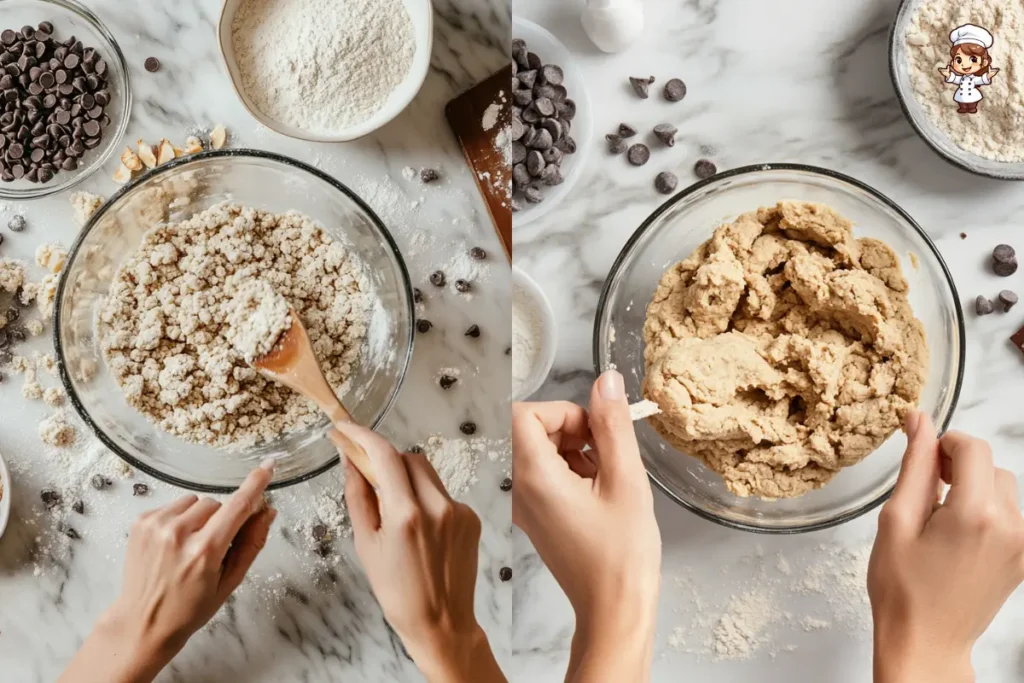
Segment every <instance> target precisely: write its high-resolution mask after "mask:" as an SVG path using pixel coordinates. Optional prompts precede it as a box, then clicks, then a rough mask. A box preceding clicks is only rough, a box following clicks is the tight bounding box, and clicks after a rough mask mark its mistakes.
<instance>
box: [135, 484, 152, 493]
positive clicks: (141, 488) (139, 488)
mask: <svg viewBox="0 0 1024 683" xmlns="http://www.w3.org/2000/svg"><path fill="white" fill-rule="evenodd" d="M147 493H149V487H148V486H146V485H145V484H133V485H132V495H133V496H144V495H146V494H147Z"/></svg>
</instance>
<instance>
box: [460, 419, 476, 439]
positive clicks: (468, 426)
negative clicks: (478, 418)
mask: <svg viewBox="0 0 1024 683" xmlns="http://www.w3.org/2000/svg"><path fill="white" fill-rule="evenodd" d="M459 431H460V432H462V433H463V434H465V435H466V436H473V435H474V434H476V423H475V422H469V421H466V422H463V423H462V424H460V425H459Z"/></svg>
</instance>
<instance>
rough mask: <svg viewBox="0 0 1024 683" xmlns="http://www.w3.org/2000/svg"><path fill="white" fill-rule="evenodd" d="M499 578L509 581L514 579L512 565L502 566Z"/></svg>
mask: <svg viewBox="0 0 1024 683" xmlns="http://www.w3.org/2000/svg"><path fill="white" fill-rule="evenodd" d="M498 578H499V579H501V580H502V581H505V582H508V581H511V580H512V569H511V568H510V567H502V568H501V569H500V570H499V571H498Z"/></svg>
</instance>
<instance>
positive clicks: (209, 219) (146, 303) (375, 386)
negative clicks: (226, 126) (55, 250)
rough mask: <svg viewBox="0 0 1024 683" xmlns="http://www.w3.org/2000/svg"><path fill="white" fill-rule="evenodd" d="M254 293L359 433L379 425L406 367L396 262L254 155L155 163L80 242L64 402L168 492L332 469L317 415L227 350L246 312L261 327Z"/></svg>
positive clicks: (407, 329) (298, 169) (314, 181)
mask: <svg viewBox="0 0 1024 683" xmlns="http://www.w3.org/2000/svg"><path fill="white" fill-rule="evenodd" d="M255 283H259V284H260V287H253V285H254V284H255ZM260 292H270V295H271V296H280V297H283V298H284V299H285V301H286V302H287V305H288V306H290V307H291V309H292V310H294V311H295V313H296V315H298V316H299V319H300V320H301V321H302V323H303V325H304V326H305V328H306V331H307V333H308V335H309V338H310V341H311V343H312V346H313V350H314V352H315V354H316V356H317V360H318V361H319V363H320V366H321V369H322V370H323V372H324V376H325V378H326V379H327V381H328V383H329V384H330V385H331V386H332V388H333V389H334V391H335V393H336V394H337V395H338V397H339V398H340V399H341V400H342V402H343V403H344V404H345V406H346V407H347V408H348V410H349V411H350V412H351V413H352V415H353V418H354V419H355V420H356V421H357V422H359V423H360V424H363V425H366V426H368V427H370V428H373V427H376V426H377V425H379V424H380V422H381V421H382V420H383V419H384V417H385V415H387V413H388V411H389V409H390V408H391V406H392V404H393V403H394V401H395V399H396V397H397V394H398V391H399V389H400V387H401V385H402V381H403V379H404V377H405V372H406V368H407V367H408V363H409V359H410V357H411V354H412V339H413V325H412V322H413V320H414V317H413V308H412V306H413V304H412V287H411V284H410V280H409V276H408V272H407V271H406V267H405V264H404V262H403V260H402V257H401V255H400V253H399V251H398V248H397V246H396V245H395V243H394V241H393V240H392V238H391V236H390V234H389V233H388V232H387V229H386V228H385V227H384V225H383V224H382V223H381V221H380V219H378V218H377V216H376V215H374V213H373V212H372V210H371V209H370V208H369V207H367V206H366V204H364V203H363V202H362V200H360V199H359V197H357V196H356V195H355V194H354V193H353V192H352V191H350V190H349V189H348V188H347V187H345V186H344V185H342V184H341V183H339V182H338V181H336V180H335V179H333V178H331V177H330V176H327V175H325V174H323V173H321V172H320V171H318V170H316V169H314V168H312V167H309V166H306V165H305V164H302V163H300V162H297V161H294V160H292V159H288V158H286V157H282V156H279V155H276V154H271V153H268V152H262V151H257V150H227V151H219V152H206V153H202V154H198V155H195V156H192V157H185V158H181V159H177V160H175V161H172V162H170V163H168V164H166V165H163V166H160V167H158V168H157V169H155V170H154V171H152V172H151V173H149V174H147V175H145V176H144V177H142V178H140V179H139V180H137V181H136V182H134V183H132V184H131V185H129V186H127V187H125V188H123V189H122V190H120V191H119V192H118V193H117V194H115V195H114V196H113V197H112V198H111V199H110V200H109V201H108V202H107V203H106V204H105V205H104V206H103V207H102V208H100V209H99V211H97V213H96V214H95V215H94V216H93V217H92V219H91V220H90V221H89V223H88V224H87V225H86V226H85V228H84V229H83V230H82V232H81V233H80V235H79V237H78V239H77V240H76V242H75V244H74V246H73V247H72V249H71V251H70V253H69V255H68V259H67V265H66V266H65V268H64V272H63V276H62V278H61V281H60V285H59V287H58V289H57V292H56V294H55V297H56V300H55V313H54V315H55V321H56V323H55V334H54V337H55V339H54V343H55V346H56V350H57V355H58V361H59V367H60V372H61V378H62V380H63V382H64V386H65V388H66V390H67V394H68V398H69V400H70V402H71V403H72V405H74V407H75V409H76V410H77V411H78V413H79V415H80V416H81V417H82V419H83V420H84V421H85V422H86V423H87V424H88V425H89V426H90V427H91V428H92V429H93V430H94V431H95V433H96V435H97V436H98V437H99V439H100V440H101V441H102V442H103V443H104V444H105V445H106V446H107V447H108V448H110V449H111V450H112V451H113V452H114V453H116V454H117V455H119V456H120V457H121V458H123V459H124V460H126V461H127V462H128V463H130V464H131V465H133V466H134V467H137V468H139V469H141V470H143V471H145V472H147V473H149V474H151V475H153V476H155V477H158V478H160V479H163V480H164V481H168V482H170V483H173V484H175V485H178V486H183V487H187V488H192V489H196V490H202V491H229V490H232V489H233V488H235V487H237V486H238V485H239V484H240V483H241V482H242V481H243V480H244V479H245V477H246V475H247V474H248V473H249V472H250V471H251V470H252V468H253V467H255V466H256V465H257V464H258V463H259V462H261V461H262V460H263V459H265V458H268V457H273V458H275V459H276V460H277V461H278V465H277V468H276V471H275V474H274V482H273V486H286V485H288V484H293V483H296V482H299V481H303V480H305V479H307V478H309V477H312V476H315V475H317V474H319V473H321V472H324V471H326V470H327V469H328V468H330V467H332V466H333V465H335V464H337V462H338V453H337V451H336V449H335V448H334V447H333V446H332V445H331V443H330V442H329V441H328V440H327V439H326V438H325V434H326V431H327V428H328V426H329V425H328V422H327V419H326V417H324V416H323V415H322V414H321V412H320V411H319V410H318V409H317V408H316V406H315V405H314V404H312V403H311V402H309V401H308V400H306V399H304V398H302V397H301V396H299V395H298V394H295V393H294V392H292V391H290V390H288V389H286V388H285V387H283V386H281V385H279V384H277V383H276V382H273V381H271V380H268V379H265V378H264V377H262V376H261V375H259V374H258V373H256V372H255V371H254V370H253V369H252V367H251V366H250V365H249V363H248V362H247V360H246V359H245V357H244V351H243V350H240V349H239V348H238V344H236V342H237V335H238V333H239V332H240V331H239V330H237V329H236V327H237V325H238V321H239V319H240V318H239V305H240V304H239V302H240V301H242V302H245V305H246V306H247V307H248V308H251V309H252V310H253V312H252V313H251V314H250V315H256V314H257V312H258V310H259V309H260V301H258V299H260V297H261V296H264V295H262V294H260ZM254 299H255V300H254Z"/></svg>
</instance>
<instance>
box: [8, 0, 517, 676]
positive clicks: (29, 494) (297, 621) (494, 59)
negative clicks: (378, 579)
mask: <svg viewBox="0 0 1024 683" xmlns="http://www.w3.org/2000/svg"><path fill="white" fill-rule="evenodd" d="M87 4H88V5H89V6H90V8H92V9H93V10H94V11H95V12H96V13H97V14H98V15H99V16H100V17H101V18H102V19H103V20H104V21H105V22H106V23H107V25H108V26H109V28H110V29H111V31H112V32H113V34H114V36H115V37H116V38H117V40H118V41H119V43H120V45H121V47H122V49H123V51H124V52H125V55H126V57H127V59H128V61H129V62H130V64H131V70H132V76H133V78H134V79H135V80H134V84H135V88H134V90H135V97H136V100H135V107H134V111H133V115H132V122H131V126H130V128H129V132H128V136H127V139H128V140H132V141H134V140H135V139H136V138H139V137H144V138H146V139H149V140H152V141H156V140H158V139H159V138H161V137H168V138H171V139H173V140H176V141H179V143H180V141H183V140H184V138H185V136H186V135H187V134H188V133H189V132H190V131H191V130H192V129H193V128H195V127H203V128H207V129H208V128H210V127H212V126H213V125H214V124H216V123H219V122H223V123H224V124H226V125H227V127H228V129H229V131H230V132H231V135H232V142H231V145H232V146H234V147H255V148H262V149H269V150H273V151H276V152H280V153H283V154H286V155H290V156H293V157H295V158H297V159H300V160H303V161H306V162H308V163H312V164H314V165H316V166H318V167H319V168H321V169H322V170H324V171H326V172H328V173H330V174H332V175H334V176H335V177H337V178H338V179H339V180H341V181H342V182H344V183H347V184H349V185H350V186H351V187H353V188H354V189H355V190H356V191H357V192H358V193H360V194H361V195H362V196H363V198H364V199H366V200H367V201H368V202H369V204H370V205H371V206H372V207H373V208H375V209H376V210H377V211H378V212H379V213H380V215H381V217H382V218H383V220H384V222H385V223H386V224H387V226H388V228H390V229H391V231H392V233H393V234H394V235H395V237H396V239H397V241H398V242H399V244H400V246H401V248H402V251H403V254H404V256H405V258H406V262H407V265H408V266H409V268H410V271H411V275H412V277H413V280H414V284H415V285H417V286H420V287H422V288H423V289H424V291H425V292H426V293H427V295H428V297H429V299H428V302H427V305H426V308H425V312H424V313H423V315H425V316H427V317H429V318H430V319H431V320H432V321H433V322H434V324H435V327H434V329H433V330H432V331H431V332H430V333H429V334H427V335H419V336H418V338H417V341H416V348H415V354H414V359H413V363H412V366H411V368H410V371H409V374H408V377H407V379H406V383H405V386H404V389H403V391H402V394H401V398H400V400H399V403H398V405H397V408H396V409H395V410H394V411H393V412H392V414H391V415H390V417H389V418H388V420H387V422H386V425H385V428H384V431H385V432H386V433H387V434H388V435H390V436H392V437H393V438H394V440H395V441H396V442H397V443H399V444H401V445H409V444H412V443H415V442H417V441H421V440H424V439H425V438H426V437H427V436H429V435H431V434H435V433H439V434H444V435H446V436H450V437H457V436H459V424H460V423H461V422H462V421H464V420H466V419H473V420H475V421H477V422H478V423H479V425H480V434H482V435H483V436H486V437H491V438H501V437H504V436H505V435H507V433H508V410H507V403H506V397H507V395H508V391H509V380H508V377H509V360H508V358H506V357H505V355H504V350H505V348H506V346H507V345H508V339H509V327H508V318H509V310H508V301H509V295H508V283H509V271H508V268H507V264H506V263H505V261H504V258H503V256H502V254H501V249H500V246H499V244H498V242H497V240H496V238H495V237H494V233H493V230H492V228H491V227H490V223H489V221H488V218H487V214H486V211H485V209H484V206H483V203H482V201H481V200H480V198H479V196H478V194H477V192H476V188H475V185H474V183H473V179H472V177H471V175H470V172H469V171H468V169H466V167H465V164H464V161H463V157H462V154H461V152H460V150H459V148H458V146H457V144H456V142H455V139H454V137H453V135H452V134H451V132H450V131H449V129H448V126H447V123H446V122H445V120H444V116H443V107H444V104H445V103H446V102H447V101H448V100H449V99H451V98H452V97H453V96H455V95H456V94H458V93H459V92H461V91H462V90H464V89H466V88H468V87H470V86H471V85H473V84H474V83H476V82H478V81H480V80H482V79H483V78H485V77H486V76H488V75H489V74H490V73H492V72H493V71H494V70H495V69H496V68H498V67H499V66H501V65H502V64H503V63H504V62H505V60H506V48H505V45H506V43H507V35H508V25H509V18H508V12H507V5H505V3H503V2H501V1H500V0H436V2H435V3H434V4H435V34H434V35H435V42H434V49H433V56H432V60H431V70H430V73H429V75H428V77H427V81H426V84H425V85H424V87H423V89H422V91H421V92H420V94H419V96H418V97H417V98H416V100H415V101H414V102H413V103H412V104H411V106H410V107H409V108H408V109H407V110H406V111H405V112H404V113H403V114H402V115H401V116H399V117H398V118H397V119H396V120H395V121H394V122H392V123H391V124H389V125H388V126H386V127H385V128H384V129H382V130H381V131H379V132H378V133H377V134H375V135H372V136H370V137H367V138H365V139H362V140H359V141H356V142H352V143H348V144H343V145H314V144H306V143H298V142H294V141H290V140H287V139H285V138H282V137H280V136H277V135H275V134H273V133H271V132H269V131H267V130H266V129H262V128H259V127H258V126H257V125H256V124H255V123H254V121H253V120H252V119H251V118H250V117H249V116H248V115H247V114H246V113H245V111H244V109H243V108H242V106H241V105H240V104H239V103H238V102H237V100H236V98H235V96H234V94H233V92H232V91H231V90H230V87H229V84H228V81H227V78H226V74H225V71H224V69H223V67H222V66H221V64H220V62H219V56H218V52H217V48H216V41H215V30H214V26H215V22H216V19H217V15H218V11H219V8H220V3H219V2H218V1H217V0H173V1H166V2H164V1H159V0H139V1H137V2H124V0H87ZM19 25H20V22H19ZM150 55H155V56H157V57H159V58H160V60H161V61H162V62H163V69H162V70H161V71H160V72H159V73H157V74H149V73H147V72H145V71H144V70H143V68H142V63H143V61H144V59H145V58H146V57H148V56H150ZM407 166H412V167H415V168H416V169H419V168H420V167H423V166H431V167H435V168H438V169H440V170H441V172H442V174H443V176H444V180H443V181H442V182H441V183H439V184H437V185H432V186H431V187H429V188H424V187H422V186H420V185H419V184H418V183H415V182H410V181H407V180H406V179H404V178H403V176H402V169H403V168H404V167H407ZM113 170H114V166H109V167H108V168H107V169H105V170H104V171H102V172H100V173H99V174H97V175H96V176H94V177H93V178H91V179H90V180H88V181H87V182H86V183H85V184H84V185H83V186H82V187H83V188H84V189H88V190H91V191H95V192H100V193H109V192H112V191H113V190H114V187H115V186H114V184H113V182H112V181H111V180H110V175H111V173H112V172H113ZM386 177H390V178H391V179H392V180H391V181H390V184H388V183H385V178H386ZM10 210H16V211H24V213H25V215H26V217H27V219H28V222H29V228H28V229H27V230H26V231H25V232H24V233H21V234H12V233H10V232H8V231H7V230H6V228H0V231H2V232H3V233H4V237H5V241H4V244H3V246H0V254H3V255H5V256H15V257H20V258H25V259H28V260H31V259H32V254H33V252H34V250H35V248H36V246H37V245H38V244H40V243H41V242H43V241H54V240H56V241H60V242H63V243H64V244H65V245H70V243H71V241H72V239H73V237H74V234H75V232H76V229H75V227H74V226H73V224H72V221H71V210H70V207H69V205H68V199H67V194H64V195H60V196H57V197H53V198H49V199H46V200H40V201H35V202H29V203H25V204H23V205H15V206H12V207H10V209H9V210H6V211H4V215H3V216H2V217H0V221H2V223H4V224H6V221H7V216H8V215H9V211H10ZM417 235H419V236H417ZM477 245H479V246H483V247H484V248H485V249H487V251H488V252H489V253H490V259H489V262H488V265H487V266H486V267H485V268H483V269H482V270H481V271H480V272H479V273H478V274H477V275H478V279H477V282H476V289H475V294H474V296H473V297H471V298H470V297H463V296H458V295H455V294H454V293H452V292H450V293H447V294H445V295H443V296H442V295H440V294H437V293H435V292H431V291H430V285H429V284H426V279H427V275H428V274H429V273H430V272H432V271H433V270H435V269H437V268H439V267H442V268H447V269H449V278H452V277H457V276H458V272H459V269H460V268H463V269H465V268H466V267H467V266H466V262H465V261H462V260H460V259H459V258H455V256H456V255H458V254H461V253H464V252H465V250H467V249H468V248H469V247H471V246H477ZM35 274H36V276H37V277H38V273H35ZM4 303H6V299H5V300H4ZM473 323H476V324H479V325H480V327H481V328H482V330H483V336H482V337H481V338H480V339H479V340H472V339H469V338H467V337H464V336H463V332H464V330H465V329H466V328H467V327H468V326H469V325H470V324H473ZM47 334H48V333H47ZM24 350H27V351H40V352H44V351H50V350H51V347H50V344H49V340H48V338H45V339H44V338H40V339H36V340H33V341H32V343H31V344H29V345H27V346H26V347H25V348H24ZM441 367H458V368H460V370H461V379H460V383H459V385H458V387H457V388H456V389H455V390H453V391H450V392H444V393H442V392H441V390H440V389H439V388H438V386H437V384H436V380H435V376H436V375H437V374H438V371H439V369H440V368H441ZM0 373H3V374H5V375H7V377H6V378H5V380H4V381H3V383H2V384H0V451H2V452H3V453H4V455H5V456H6V457H7V459H8V460H9V461H10V463H11V465H12V467H13V468H14V469H15V472H16V474H15V477H14V482H13V491H12V492H11V495H13V499H14V516H13V519H12V522H11V525H10V527H9V528H8V530H7V533H6V534H5V535H4V537H3V538H2V539H0V672H2V673H0V679H2V680H4V681H10V682H11V683H34V682H40V683H41V682H43V681H52V680H54V679H55V678H56V677H57V674H58V672H59V671H60V670H61V668H62V667H63V665H64V664H65V663H66V662H67V660H68V659H69V658H70V656H71V654H72V653H73V652H74V650H75V649H76V648H77V647H78V645H79V644H80V643H81V640H82V639H83V638H84V637H85V635H86V634H87V633H88V631H89V629H90V626H91V624H92V622H93V620H94V619H95V618H96V616H97V615H98V614H99V613H100V612H101V610H102V609H103V608H104V607H105V606H106V605H107V604H108V603H109V602H110V601H111V600H112V599H113V598H114V597H115V595H116V592H117V589H118V583H119V575H120V567H121V564H122V562H123V553H124V539H125V535H126V532H127V529H128V527H129V524H130V522H131V520H132V519H133V518H134V517H135V516H136V514H138V513H139V512H141V511H142V510H143V509H146V508H148V507H151V506H153V505H155V504H157V503H163V502H166V501H168V500H170V499H171V498H172V497H175V496H177V495H180V493H181V492H180V491H177V490H174V489H172V488H171V487H170V486H167V485H164V484H161V483H159V482H156V481H154V480H151V479H149V478H146V477H138V478H137V480H138V481H145V482H147V483H148V484H150V486H151V487H152V493H151V495H150V496H148V497H147V498H133V497H132V496H131V483H132V482H131V481H122V482H118V483H117V485H116V487H115V489H114V490H112V491H108V492H104V493H102V494H100V493H97V492H94V491H91V490H87V491H86V492H85V494H84V496H85V503H86V515H85V517H81V518H79V517H77V516H76V517H75V518H74V519H73V521H72V523H73V524H74V525H75V527H76V528H77V529H78V530H79V531H80V532H81V535H82V537H83V538H82V539H81V540H80V541H76V542H73V543H71V542H68V540H67V539H65V538H63V537H61V536H59V535H57V534H56V533H55V529H56V525H57V523H58V521H59V518H60V516H59V515H56V514H45V513H43V511H42V505H41V503H40V500H39V490H40V489H41V488H42V487H43V486H45V485H47V484H49V483H53V482H55V481H61V480H62V479H63V478H64V477H63V476H62V475H61V474H60V473H59V471H60V470H61V469H62V468H66V467H68V464H67V462H66V461H65V462H61V461H60V459H59V458H58V457H57V456H55V455H54V454H52V453H49V452H47V451H46V450H45V449H44V448H43V446H42V444H41V443H40V441H39V438H38V436H37V433H36V423H37V422H38V420H40V419H41V418H42V417H44V416H45V415H46V414H47V409H46V408H45V407H44V406H43V405H42V404H41V403H31V404H30V403H28V402H26V401H24V400H23V399H22V398H21V395H20V389H21V381H20V378H17V377H11V376H10V373H9V372H8V369H7V368H0ZM43 381H44V382H45V383H46V384H47V385H52V384H54V383H55V382H56V380H54V379H52V378H48V377H44V378H43ZM83 450H84V451H86V453H84V454H83ZM88 451H89V449H88V448H85V449H83V448H78V449H76V450H75V451H74V453H73V454H72V455H71V456H70V457H71V458H72V459H75V460H78V459H81V458H85V457H94V456H95V448H94V449H93V452H92V454H89V453H88ZM509 466H510V465H509V463H508V462H507V461H506V462H498V463H492V462H489V461H488V460H487V459H486V458H485V459H484V462H483V463H482V464H481V466H480V469H479V472H478V475H479V483H478V484H476V485H475V486H474V487H473V488H472V490H471V491H470V492H469V494H468V496H467V498H466V500H467V501H468V502H470V503H471V504H473V505H474V506H475V507H476V509H477V510H478V511H479V512H480V514H481V516H482V517H483V518H484V524H485V531H484V540H483V546H482V551H481V563H480V581H479V584H478V612H479V616H480V619H481V623H482V624H483V625H484V627H485V629H486V630H487V631H488V632H489V633H490V634H491V637H492V642H493V644H494V645H495V648H496V650H497V651H498V653H499V657H500V658H501V659H502V661H504V662H507V661H508V653H509V641H508V629H507V624H508V621H509V614H510V599H511V591H510V588H509V586H508V585H507V584H502V583H501V582H500V581H499V580H498V579H497V576H498V570H499V568H500V567H502V566H503V565H505V564H507V563H508V556H507V550H508V529H509V526H510V521H509V512H508V511H509V499H508V494H505V493H501V492H500V491H499V490H498V482H499V481H500V479H501V478H502V477H503V476H504V475H505V470H506V469H507V468H508V467H509ZM335 476H336V474H335V473H328V474H326V475H324V476H323V477H321V478H320V479H318V480H316V481H314V482H311V483H308V484H303V485H299V486H296V487H293V488H292V489H289V490H287V491H283V492H280V493H277V494H275V498H274V500H275V503H276V504H277V505H278V506H279V507H281V508H282V515H281V517H279V521H278V523H277V525H276V527H275V529H274V531H273V533H272V539H271V541H270V544H269V546H268V548H267V549H266V550H265V552H264V553H263V555H262V556H261V557H260V558H259V560H258V561H257V564H256V566H255V568H254V572H253V576H252V577H251V580H250V581H249V582H248V583H247V584H246V585H245V586H244V587H243V589H242V590H241V591H240V592H239V594H238V595H237V596H236V597H235V599H233V600H232V602H231V603H230V604H229V606H228V607H227V608H226V609H225V610H224V611H222V612H221V614H220V615H219V616H218V617H217V618H216V619H215V621H214V623H213V624H212V625H211V626H209V627H208V628H206V629H205V630H204V631H203V632H201V633H200V634H198V635H197V636H196V637H195V638H194V639H193V640H192V642H190V643H189V645H188V646H187V648H186V649H185V651H184V652H183V653H182V654H181V655H180V656H179V657H178V658H177V659H176V660H175V661H174V663H173V665H172V666H171V668H170V669H169V670H168V671H166V672H165V673H164V674H163V675H162V676H161V678H160V679H159V680H161V681H163V682H165V683H170V682H172V681H174V682H183V681H189V682H191V683H196V682H199V681H209V682H211V683H212V682H214V681H225V680H245V681H275V682H276V681H300V680H301V681H323V682H324V683H326V682H327V681H338V680H343V681H346V682H347V683H349V682H367V683H369V682H379V683H384V682H386V681H387V682H390V681H413V680H421V678H420V676H419V674H418V673H416V672H415V671H414V668H413V667H412V665H411V663H410V662H409V661H408V658H407V657H406V656H405V655H404V654H403V652H402V648H401V646H400V644H399V643H398V641H397V639H396V638H395V637H394V635H393V634H392V633H391V632H390V630H389V629H388V628H387V626H386V624H385V622H384V620H383V618H382V616H381V613H380V610H379V608H378V607H377V605H376V602H375V600H374V599H373V597H372V596H371V594H370V593H369V590H368V588H367V585H366V581H365V578H364V577H363V575H362V573H361V571H360V569H359V568H358V564H357V562H356V561H355V556H354V552H353V551H352V548H351V542H350V541H344V542H342V543H340V544H339V547H340V549H341V551H342V556H343V559H341V560H340V561H339V562H338V563H337V564H334V563H333V559H332V561H331V562H324V561H321V560H319V559H318V558H317V557H316V556H315V555H314V554H313V553H312V551H311V548H310V545H311V544H310V541H309V539H308V538H307V536H306V535H305V534H304V533H303V532H301V531H300V532H296V531H294V528H295V527H296V526H297V525H307V524H309V523H310V522H311V521H312V520H313V519H314V518H315V512H314V510H313V500H314V495H315V494H316V492H317V491H319V490H322V489H323V488H325V487H327V486H329V484H330V481H331V480H332V479H334V478H335ZM68 514H70V513H68ZM307 533H308V532H307ZM502 625H505V626H502Z"/></svg>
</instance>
